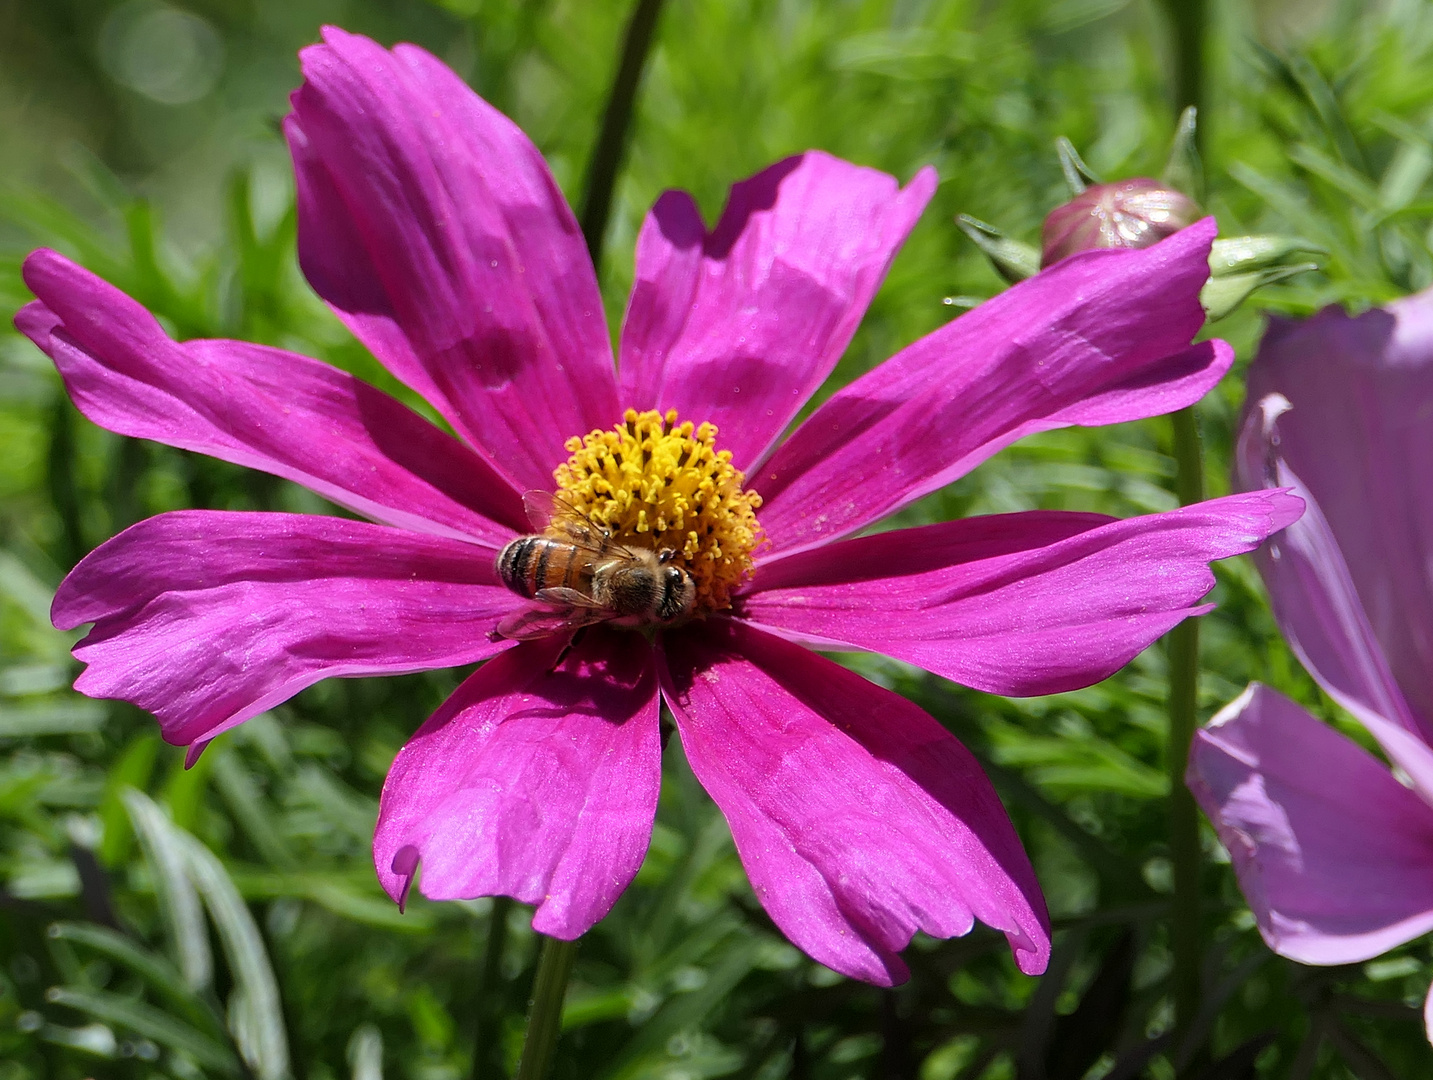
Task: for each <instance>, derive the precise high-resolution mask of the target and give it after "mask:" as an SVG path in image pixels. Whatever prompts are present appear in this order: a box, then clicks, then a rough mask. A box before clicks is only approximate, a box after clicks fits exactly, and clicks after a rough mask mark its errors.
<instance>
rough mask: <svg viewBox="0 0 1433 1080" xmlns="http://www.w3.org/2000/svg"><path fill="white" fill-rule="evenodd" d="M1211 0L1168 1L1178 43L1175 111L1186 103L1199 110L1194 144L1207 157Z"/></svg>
mask: <svg viewBox="0 0 1433 1080" xmlns="http://www.w3.org/2000/svg"><path fill="white" fill-rule="evenodd" d="M1206 3H1207V0H1164V9H1165V13H1166V14H1167V15H1168V16H1169V24H1170V30H1171V38H1172V40H1171V44H1172V45H1173V46H1174V49H1173V51H1174V57H1173V59H1174V99H1175V100H1174V114H1175V115H1176V116H1178V115H1179V114H1180V113H1182V112H1183V111H1184V109H1185V107H1186V106H1189V105H1193V106H1194V107H1195V108H1196V109H1198V110H1199V126H1198V127H1196V128H1195V129H1194V144H1195V146H1196V147H1197V149H1198V150H1199V156H1200V159H1201V160H1203V158H1204V145H1205V138H1206V132H1207V130H1208V117H1207V113H1206V110H1205V108H1204V105H1205V101H1204V98H1205V94H1206V92H1207V88H1206V86H1205V84H1204V35H1205V29H1206V27H1207V25H1208V13H1207V7H1206Z"/></svg>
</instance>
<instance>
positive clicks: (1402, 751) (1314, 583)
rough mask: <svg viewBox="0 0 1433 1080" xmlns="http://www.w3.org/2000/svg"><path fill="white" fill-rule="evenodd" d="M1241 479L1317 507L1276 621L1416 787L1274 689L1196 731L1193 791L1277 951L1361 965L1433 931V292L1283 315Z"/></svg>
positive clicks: (1295, 554) (1279, 549)
mask: <svg viewBox="0 0 1433 1080" xmlns="http://www.w3.org/2000/svg"><path fill="white" fill-rule="evenodd" d="M1236 470H1237V472H1236V480H1237V483H1238V484H1239V486H1241V487H1243V488H1245V489H1247V490H1258V489H1260V488H1261V487H1270V488H1272V487H1274V486H1278V487H1281V488H1292V489H1293V490H1294V491H1296V492H1297V493H1298V494H1299V496H1300V497H1302V498H1303V499H1304V500H1305V502H1306V503H1307V505H1308V512H1307V513H1306V514H1305V515H1304V516H1303V518H1302V519H1301V520H1300V521H1299V522H1298V523H1297V524H1295V525H1293V526H1291V527H1290V528H1289V529H1288V531H1287V532H1285V533H1284V534H1283V535H1282V536H1280V537H1278V538H1277V539H1276V540H1275V541H1274V542H1273V543H1271V544H1270V545H1269V546H1268V547H1267V548H1266V549H1264V550H1262V551H1260V552H1259V554H1258V555H1256V556H1255V558H1256V561H1257V563H1258V566H1259V570H1260V572H1261V573H1262V574H1263V577H1264V581H1265V583H1266V584H1267V585H1268V588H1269V597H1270V600H1271V601H1272V604H1273V608H1274V614H1275V616H1276V617H1277V618H1278V621H1279V627H1280V629H1282V630H1283V632H1284V636H1285V637H1286V638H1287V639H1288V641H1289V644H1290V645H1291V646H1292V647H1293V649H1294V651H1295V652H1296V653H1297V654H1298V656H1299V659H1300V660H1301V661H1303V664H1304V667H1305V668H1307V669H1308V671H1309V673H1310V674H1311V675H1313V677H1314V678H1315V679H1316V680H1317V681H1318V683H1319V685H1320V686H1322V687H1323V688H1324V689H1325V690H1326V691H1328V693H1329V695H1330V696H1331V697H1332V698H1333V699H1334V700H1335V701H1337V702H1338V703H1339V704H1340V705H1342V706H1343V707H1344V708H1346V709H1348V710H1349V712H1351V713H1353V715H1354V716H1355V717H1357V718H1358V720H1359V721H1360V722H1361V723H1362V724H1363V725H1364V726H1365V727H1367V728H1368V730H1369V732H1370V733H1371V734H1372V735H1373V737H1374V738H1375V739H1376V740H1377V741H1378V743H1379V745H1380V746H1381V747H1382V748H1383V751H1384V753H1385V754H1387V756H1388V759H1389V761H1391V762H1392V763H1393V764H1394V766H1396V767H1397V768H1398V769H1400V770H1401V771H1402V773H1403V781H1402V782H1401V781H1400V779H1398V778H1397V777H1395V776H1394V774H1393V773H1391V772H1390V771H1389V770H1388V768H1387V767H1386V766H1384V765H1383V764H1382V763H1380V762H1379V761H1378V760H1377V759H1376V758H1374V757H1373V756H1372V755H1371V754H1369V753H1368V752H1367V751H1365V750H1363V749H1362V748H1361V747H1359V746H1358V745H1357V744H1355V743H1354V742H1353V741H1351V740H1350V739H1348V738H1346V737H1344V736H1343V735H1341V734H1339V733H1338V732H1336V731H1334V730H1333V729H1332V728H1330V727H1328V726H1327V725H1325V724H1323V723H1321V722H1320V721H1318V720H1316V719H1315V718H1314V717H1313V716H1311V715H1309V713H1307V712H1306V711H1304V709H1303V708H1301V707H1300V706H1298V705H1296V704H1294V702H1292V701H1290V700H1289V699H1288V698H1286V697H1284V696H1283V695H1281V694H1279V693H1276V692H1275V691H1273V690H1270V689H1269V688H1268V687H1265V686H1261V685H1259V684H1257V683H1255V684H1254V685H1252V686H1250V687H1249V689H1248V690H1246V691H1245V692H1244V694H1243V695H1241V696H1240V697H1239V698H1238V699H1237V700H1235V701H1234V702H1233V703H1231V704H1230V705H1229V706H1228V707H1227V708H1225V709H1224V710H1223V712H1221V713H1220V714H1219V715H1218V716H1216V717H1215V718H1214V720H1213V721H1211V723H1210V725H1209V727H1207V728H1206V729H1204V730H1203V731H1200V732H1199V733H1198V734H1197V736H1196V737H1195V742H1194V746H1193V749H1192V750H1191V753H1190V759H1189V773H1188V781H1189V786H1190V788H1191V789H1192V790H1193V792H1194V795H1195V798H1196V799H1198V800H1199V803H1200V805H1201V806H1202V807H1203V808H1204V811H1205V813H1206V814H1208V815H1209V817H1210V819H1211V820H1212V821H1213V822H1214V827H1215V829H1216V830H1217V831H1218V833H1219V836H1220V839H1221V840H1223V842H1224V846H1225V847H1226V848H1228V849H1229V853H1230V855H1231V857H1232V858H1233V861H1234V868H1235V870H1236V872H1237V873H1238V876H1239V883H1240V886H1241V887H1242V888H1243V890H1244V895H1245V897H1246V898H1247V899H1248V901H1249V906H1250V907H1251V908H1252V909H1253V911H1254V914H1255V916H1256V917H1257V920H1258V925H1259V930H1260V932H1261V933H1262V934H1263V936H1264V940H1265V941H1267V942H1268V944H1269V947H1270V948H1271V949H1273V950H1274V951H1275V952H1277V953H1279V954H1281V955H1283V956H1287V957H1290V958H1292V959H1294V960H1298V961H1301V962H1302V963H1306V964H1349V963H1357V962H1359V961H1363V960H1367V959H1369V958H1371V957H1374V956H1377V955H1378V954H1379V953H1382V952H1386V951H1387V950H1389V949H1391V948H1394V947H1395V946H1397V945H1401V944H1403V943H1404V942H1406V941H1410V940H1412V939H1413V938H1415V937H1418V936H1419V935H1421V934H1424V933H1426V932H1427V931H1429V930H1430V929H1433V505H1430V503H1429V501H1428V498H1427V492H1428V490H1429V482H1433V471H1430V470H1433V292H1425V293H1421V294H1419V295H1417V296H1411V297H1408V298H1407V299H1404V300H1400V301H1397V302H1396V303H1393V304H1390V305H1389V306H1388V308H1387V309H1386V310H1374V311H1369V312H1367V313H1366V314H1363V315H1360V316H1358V317H1356V318H1351V317H1350V316H1348V315H1346V314H1345V313H1344V312H1343V311H1341V310H1339V309H1337V308H1329V309H1326V310H1325V311H1322V312H1320V313H1319V314H1318V315H1316V316H1314V317H1313V318H1311V319H1309V320H1307V321H1305V322H1291V321H1285V320H1277V321H1275V322H1274V323H1273V325H1271V326H1270V328H1269V331H1268V333H1267V334H1266V335H1265V337H1264V341H1263V344H1262V345H1261V346H1260V349H1259V355H1258V356H1257V358H1256V359H1255V361H1254V363H1253V364H1252V365H1251V366H1250V369H1249V398H1248V404H1247V405H1246V407H1245V415H1244V419H1243V423H1242V431H1241V436H1240V441H1239V447H1238V457H1237V464H1236ZM1425 1019H1426V1020H1427V1022H1428V1024H1429V1034H1430V1038H1433V996H1430V997H1429V1000H1428V1004H1427V1006H1426V1007H1425Z"/></svg>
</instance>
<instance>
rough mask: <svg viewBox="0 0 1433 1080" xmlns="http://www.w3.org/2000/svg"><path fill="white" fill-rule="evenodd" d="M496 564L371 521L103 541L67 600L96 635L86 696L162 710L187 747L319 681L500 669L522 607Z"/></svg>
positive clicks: (68, 587)
mask: <svg viewBox="0 0 1433 1080" xmlns="http://www.w3.org/2000/svg"><path fill="white" fill-rule="evenodd" d="M517 602H518V601H517V597H515V596H514V595H513V594H512V593H511V592H509V591H508V590H507V589H506V588H504V587H502V586H501V585H499V584H498V581H497V575H496V573H495V571H494V568H493V556H492V553H491V552H490V551H487V550H485V549H483V548H479V547H475V546H473V545H471V544H464V543H460V542H459V541H456V540H449V539H447V538H445V537H438V536H425V535H423V534H421V533H410V532H406V531H403V530H400V529H390V528H386V527H384V526H381V525H370V524H368V523H367V522H363V521H345V520H342V519H339V518H329V517H316V516H309V515H301V514H245V513H225V512H219V511H212V510H181V511H178V512H176V513H172V514H160V515H159V516H158V517H152V518H149V519H148V520H147V521H141V522H140V523H139V524H138V525H135V526H133V527H132V528H129V529H126V530H125V531H124V532H122V533H120V534H119V535H118V536H116V537H115V538H114V539H112V540H109V541H108V542H106V543H104V544H102V545H101V546H100V547H98V548H96V549H95V550H94V551H92V552H91V553H90V554H89V555H87V556H86V557H85V558H84V559H83V560H82V561H81V562H80V564H79V565H78V566H77V567H75V569H74V570H73V571H71V573H70V575H69V577H67V578H65V580H64V582H63V583H61V585H60V588H59V591H58V592H57V593H56V594H55V604H54V608H53V610H52V617H53V618H54V622H55V625H56V626H58V627H59V628H60V629H62V630H69V629H72V628H74V627H76V626H79V625H80V624H81V623H86V622H92V623H94V624H95V625H94V628H93V629H92V630H91V631H90V633H89V636H88V637H86V638H85V639H84V641H82V642H80V644H79V645H78V646H77V647H76V648H75V656H76V657H77V658H79V659H80V660H81V661H83V662H84V663H85V664H87V665H89V666H88V667H87V668H86V669H85V671H84V673H83V674H82V675H80V677H79V679H77V680H76V682H75V688H76V689H77V690H79V691H80V692H81V693H84V694H88V695H89V696H90V697H98V698H118V699H120V700H123V701H129V702H132V703H134V704H135V705H138V706H139V707H140V708H142V709H147V710H149V711H150V712H152V713H154V715H155V716H156V717H158V719H159V723H160V726H161V728H162V729H163V732H164V737H165V738H166V739H167V740H168V741H170V742H172V743H175V744H177V745H185V744H188V743H192V742H195V741H198V740H204V739H210V738H213V737H214V735H216V734H218V733H219V732H220V731H223V730H225V729H227V728H230V727H233V726H234V725H235V724H238V723H240V722H241V721H244V720H247V719H248V718H249V717H251V716H254V715H256V714H257V713H260V712H263V711H264V710H265V709H269V708H272V707H273V706H275V705H277V704H279V703H280V702H282V701H286V700H287V699H288V698H291V697H292V696H293V695H294V694H296V693H298V692H299V691H300V690H302V689H303V688H304V687H306V686H310V685H312V684H313V683H316V682H318V681H319V680H320V679H325V678H329V677H332V676H338V675H372V674H380V673H381V674H399V673H403V672H411V671H424V670H427V669H429V668H441V667H452V666H453V665H456V664H467V663H471V662H473V661H475V660H480V659H482V658H483V657H486V656H491V655H492V654H494V653H495V652H498V651H500V650H501V649H503V648H505V647H506V646H507V645H508V643H507V642H498V643H494V642H491V641H489V640H488V637H487V634H488V631H489V630H491V629H492V628H493V626H494V625H495V624H496V622H497V619H498V618H499V617H500V616H501V615H503V614H504V613H506V612H507V611H509V610H511V609H512V608H513V607H514V606H515V605H516V603H517Z"/></svg>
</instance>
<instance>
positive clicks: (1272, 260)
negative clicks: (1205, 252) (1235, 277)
mask: <svg viewBox="0 0 1433 1080" xmlns="http://www.w3.org/2000/svg"><path fill="white" fill-rule="evenodd" d="M1294 254H1306V255H1324V254H1327V252H1325V250H1324V249H1323V248H1321V247H1319V246H1318V245H1317V244H1315V243H1312V242H1311V241H1308V240H1305V239H1303V238H1302V237H1298V236H1273V235H1259V236H1231V237H1229V238H1228V239H1227V240H1216V241H1214V247H1213V248H1212V249H1211V250H1210V252H1209V272H1210V273H1211V274H1213V275H1214V276H1215V277H1228V276H1229V275H1231V274H1246V273H1249V272H1250V271H1253V270H1264V269H1266V268H1268V267H1270V266H1273V265H1274V264H1276V263H1280V262H1283V261H1284V260H1285V259H1287V258H1288V257H1289V256H1290V255H1294Z"/></svg>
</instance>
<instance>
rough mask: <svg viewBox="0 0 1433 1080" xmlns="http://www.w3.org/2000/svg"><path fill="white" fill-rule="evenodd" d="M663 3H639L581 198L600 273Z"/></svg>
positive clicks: (585, 230) (645, 0)
mask: <svg viewBox="0 0 1433 1080" xmlns="http://www.w3.org/2000/svg"><path fill="white" fill-rule="evenodd" d="M661 11H662V0H637V6H636V8H635V9H634V10H633V12H632V19H631V21H630V22H628V23H627V34H626V36H625V37H624V38H623V40H622V59H621V60H620V61H619V62H618V64H617V76H616V78H615V79H613V80H612V91H611V93H610V94H609V95H608V97H607V111H606V112H605V113H604V114H603V116H602V130H601V131H600V132H599V133H598V135H597V145H596V146H594V147H593V149H592V158H591V159H590V161H589V162H588V165H587V183H586V185H585V189H584V192H583V196H582V213H581V215H580V219H581V222H582V236H583V239H585V240H586V241H587V250H588V252H589V253H590V254H591V256H592V265H593V266H595V267H596V268H597V273H598V274H599V275H601V273H602V244H603V241H604V240H605V239H606V236H607V218H608V215H609V214H610V213H611V210H612V190H613V188H614V186H615V185H616V183H617V170H618V168H619V167H620V166H621V164H622V152H623V151H624V150H625V149H626V148H627V132H628V130H629V129H630V128H631V126H632V107H633V105H634V104H635V103H636V100H637V86H638V84H639V83H640V82H641V81H642V69H643V68H644V67H645V66H646V64H647V53H648V52H649V51H650V50H651V47H652V36H653V32H654V31H655V30H656V28H657V16H658V15H660V14H661Z"/></svg>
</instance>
